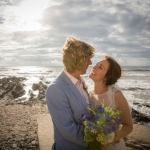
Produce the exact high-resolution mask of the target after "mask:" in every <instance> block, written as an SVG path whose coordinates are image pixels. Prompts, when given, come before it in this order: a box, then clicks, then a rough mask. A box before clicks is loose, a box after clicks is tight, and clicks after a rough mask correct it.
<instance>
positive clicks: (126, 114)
mask: <svg viewBox="0 0 150 150" xmlns="http://www.w3.org/2000/svg"><path fill="white" fill-rule="evenodd" d="M114 99H115V103H116V106H117V109H119V110H120V111H121V115H120V118H121V119H122V125H123V126H122V129H121V130H119V131H117V133H116V136H115V138H114V141H119V140H120V139H121V138H123V137H125V136H127V135H128V134H130V133H131V132H132V130H133V123H132V117H131V113H130V109H129V105H128V102H127V100H126V98H125V97H124V95H123V94H122V92H121V91H116V92H115V94H114Z"/></svg>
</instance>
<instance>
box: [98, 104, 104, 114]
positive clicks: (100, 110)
mask: <svg viewBox="0 0 150 150" xmlns="http://www.w3.org/2000/svg"><path fill="white" fill-rule="evenodd" d="M97 111H98V112H99V113H103V112H104V109H103V107H102V106H101V105H99V106H98V110H97Z"/></svg>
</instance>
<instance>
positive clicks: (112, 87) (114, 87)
mask: <svg viewBox="0 0 150 150" xmlns="http://www.w3.org/2000/svg"><path fill="white" fill-rule="evenodd" d="M118 90H120V91H121V89H120V88H119V86H118V85H117V84H113V85H110V86H109V87H108V100H109V104H110V106H112V107H116V104H115V100H114V94H115V92H116V91H118Z"/></svg>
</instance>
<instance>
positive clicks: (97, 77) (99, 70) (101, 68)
mask: <svg viewBox="0 0 150 150" xmlns="http://www.w3.org/2000/svg"><path fill="white" fill-rule="evenodd" d="M108 68H109V62H108V61H107V60H106V59H102V60H101V61H99V62H98V63H97V64H96V65H95V66H94V67H93V68H92V70H91V73H90V74H89V78H91V79H92V80H93V81H104V78H105V75H106V73H107V70H108Z"/></svg>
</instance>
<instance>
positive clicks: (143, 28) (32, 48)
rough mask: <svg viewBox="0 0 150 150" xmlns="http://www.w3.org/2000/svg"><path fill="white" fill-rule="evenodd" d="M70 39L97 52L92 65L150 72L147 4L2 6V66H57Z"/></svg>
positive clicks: (49, 0) (69, 1)
mask: <svg viewBox="0 0 150 150" xmlns="http://www.w3.org/2000/svg"><path fill="white" fill-rule="evenodd" d="M68 36H74V37H76V38H79V39H80V40H82V41H84V42H87V43H89V44H91V45H92V46H93V47H94V48H95V50H96V53H95V56H94V57H93V58H92V62H93V63H96V62H98V61H99V60H101V59H102V57H103V56H104V55H110V56H112V57H113V58H114V59H116V61H118V63H119V64H120V65H121V66H150V1H149V0H0V66H55V65H57V66H61V65H62V61H61V51H62V47H63V45H64V42H65V40H66V38H67V37H68Z"/></svg>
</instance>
